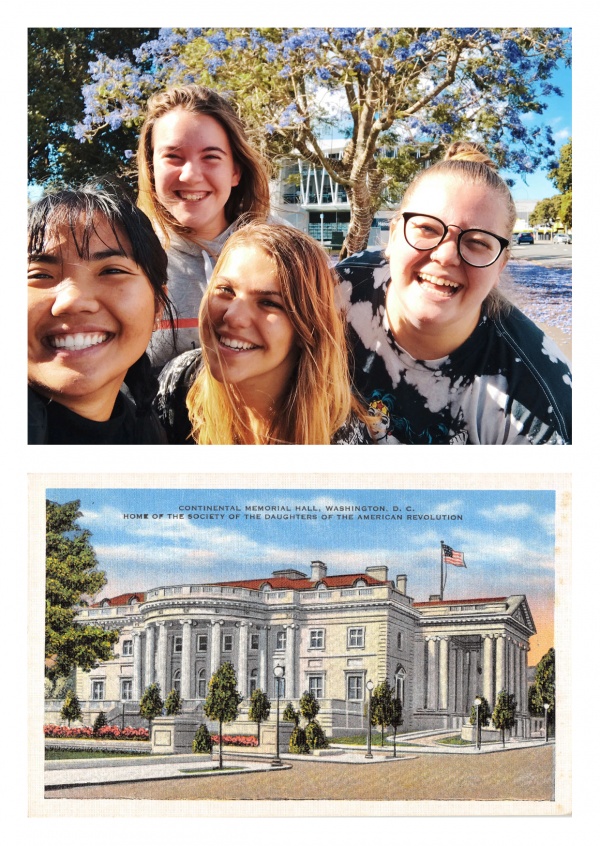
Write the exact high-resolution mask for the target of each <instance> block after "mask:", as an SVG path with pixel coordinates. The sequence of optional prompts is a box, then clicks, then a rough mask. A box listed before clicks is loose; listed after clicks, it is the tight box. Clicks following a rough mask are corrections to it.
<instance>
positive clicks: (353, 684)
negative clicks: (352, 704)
mask: <svg viewBox="0 0 600 846" xmlns="http://www.w3.org/2000/svg"><path fill="white" fill-rule="evenodd" d="M348 699H350V700H354V701H358V702H362V700H363V677H362V676H348Z"/></svg>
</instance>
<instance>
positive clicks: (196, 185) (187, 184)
mask: <svg viewBox="0 0 600 846" xmlns="http://www.w3.org/2000/svg"><path fill="white" fill-rule="evenodd" d="M138 174H139V176H138V181H139V197H138V205H139V206H140V208H141V209H143V211H144V212H145V213H146V214H147V215H148V217H149V218H150V219H151V220H152V223H153V224H154V227H155V229H156V231H157V232H158V234H159V236H160V237H161V239H162V241H163V243H164V246H165V249H166V250H167V254H168V257H169V270H168V273H169V280H168V289H169V296H170V298H171V301H172V302H173V305H174V307H175V311H176V318H177V319H176V321H175V323H174V324H169V323H167V322H165V321H162V322H161V323H160V325H159V327H158V330H157V331H156V332H155V333H154V335H153V337H152V343H151V346H150V348H149V354H150V357H151V359H152V363H153V365H155V366H162V365H163V364H165V363H166V362H167V361H169V359H171V358H173V357H174V356H175V355H177V354H178V353H182V352H185V351H186V350H190V349H194V348H197V347H198V346H199V338H198V308H199V306H200V300H201V298H202V294H203V293H204V291H205V290H206V286H207V284H208V281H209V279H210V276H211V274H212V269H213V266H214V264H215V262H216V260H217V258H218V256H219V254H220V252H221V250H222V248H223V244H224V243H225V241H226V240H227V238H228V237H229V236H230V235H231V233H232V232H234V231H235V229H236V228H237V226H238V223H239V220H240V219H241V218H242V217H243V219H244V221H245V222H247V221H252V220H264V219H266V217H267V215H268V213H269V180H268V176H267V167H266V164H265V162H264V161H263V159H262V158H261V157H260V156H259V154H258V153H257V152H256V151H255V150H253V149H252V147H251V146H250V145H249V144H248V141H247V139H246V133H245V130H244V126H243V124H242V122H241V120H240V118H239V117H238V115H237V114H236V112H235V110H234V108H233V106H232V105H231V104H230V103H229V101H228V100H226V99H225V98H224V97H222V96H221V95H220V94H217V93H216V91H212V90H211V89H209V88H203V87H201V86H198V85H185V86H180V87H176V88H169V89H167V90H165V91H161V92H159V93H157V94H155V95H153V96H152V97H151V98H150V99H149V101H148V106H147V115H146V119H145V122H144V125H143V127H142V130H141V134H140V142H139V147H138ZM173 328H174V329H175V332H176V349H175V350H173V346H172V343H171V330H172V329H173Z"/></svg>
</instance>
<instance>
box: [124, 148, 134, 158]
mask: <svg viewBox="0 0 600 846" xmlns="http://www.w3.org/2000/svg"><path fill="white" fill-rule="evenodd" d="M124 155H125V158H126V159H132V158H133V157H134V156H135V153H134V152H133V150H125V154H124Z"/></svg>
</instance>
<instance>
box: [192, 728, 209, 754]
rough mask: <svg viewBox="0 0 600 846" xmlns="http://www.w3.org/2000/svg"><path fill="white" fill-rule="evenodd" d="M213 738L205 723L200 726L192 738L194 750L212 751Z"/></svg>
mask: <svg viewBox="0 0 600 846" xmlns="http://www.w3.org/2000/svg"><path fill="white" fill-rule="evenodd" d="M212 746H213V739H212V737H211V736H210V732H209V731H208V729H207V728H206V725H205V724H204V723H201V724H200V725H199V726H198V730H197V731H196V734H195V735H194V739H193V740H192V752H197V753H200V752H212Z"/></svg>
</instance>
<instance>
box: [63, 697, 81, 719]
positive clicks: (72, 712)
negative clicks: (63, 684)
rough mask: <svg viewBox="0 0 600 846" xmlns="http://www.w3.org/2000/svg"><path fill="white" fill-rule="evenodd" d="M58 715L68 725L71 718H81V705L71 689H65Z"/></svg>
mask: <svg viewBox="0 0 600 846" xmlns="http://www.w3.org/2000/svg"><path fill="white" fill-rule="evenodd" d="M60 715H61V717H62V718H63V720H66V721H67V725H68V726H70V725H71V720H81V705H80V704H79V699H78V698H77V696H76V695H75V692H74V691H73V690H67V692H66V694H65V701H64V703H63V706H62V708H61V709H60Z"/></svg>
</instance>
